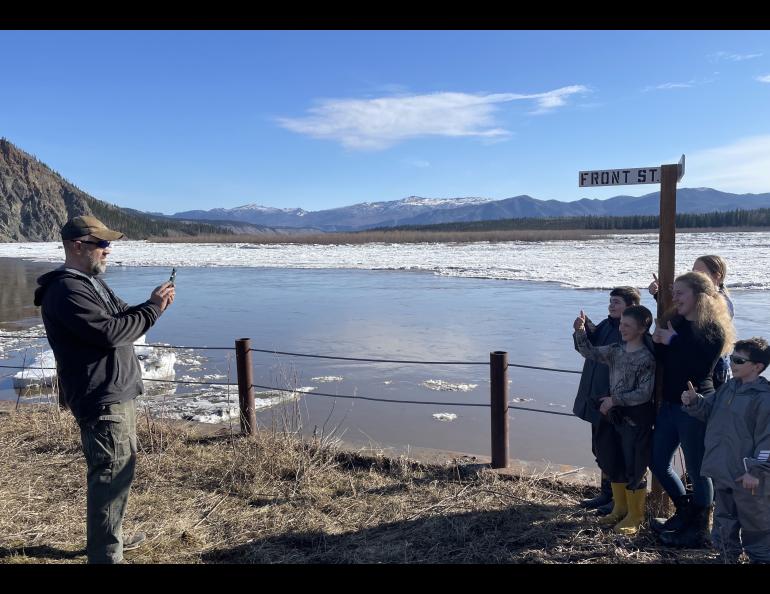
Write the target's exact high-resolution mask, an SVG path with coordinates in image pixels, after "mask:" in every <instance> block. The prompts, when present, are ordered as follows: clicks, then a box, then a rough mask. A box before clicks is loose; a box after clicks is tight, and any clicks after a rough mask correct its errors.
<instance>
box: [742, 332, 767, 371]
mask: <svg viewBox="0 0 770 594" xmlns="http://www.w3.org/2000/svg"><path fill="white" fill-rule="evenodd" d="M733 351H745V352H746V353H748V354H749V359H750V360H751V361H752V362H753V363H761V364H762V365H763V366H764V367H762V371H764V370H765V369H767V366H768V365H770V346H768V344H767V341H766V340H765V339H764V338H761V337H759V336H753V337H751V338H748V339H746V340H739V341H738V342H736V343H735V346H734V347H733Z"/></svg>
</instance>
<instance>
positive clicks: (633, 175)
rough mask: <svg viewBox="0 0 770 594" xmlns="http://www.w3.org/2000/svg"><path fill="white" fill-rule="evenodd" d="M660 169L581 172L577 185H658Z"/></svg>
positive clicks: (645, 168) (643, 168)
mask: <svg viewBox="0 0 770 594" xmlns="http://www.w3.org/2000/svg"><path fill="white" fill-rule="evenodd" d="M659 183H660V167H641V168H638V169H605V170H599V171H581V172H580V173H578V185H579V186H580V187H581V188H583V187H586V186H628V185H631V184H659Z"/></svg>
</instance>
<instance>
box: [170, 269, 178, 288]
mask: <svg viewBox="0 0 770 594" xmlns="http://www.w3.org/2000/svg"><path fill="white" fill-rule="evenodd" d="M168 282H170V283H171V286H172V287H173V286H174V283H175V282H176V268H172V269H171V276H170V277H168Z"/></svg>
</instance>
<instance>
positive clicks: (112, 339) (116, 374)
mask: <svg viewBox="0 0 770 594" xmlns="http://www.w3.org/2000/svg"><path fill="white" fill-rule="evenodd" d="M37 283H38V285H40V286H39V287H38V288H37V289H36V290H35V305H38V306H41V308H42V309H41V312H42V315H43V323H44V324H45V330H46V334H47V335H48V342H49V344H50V345H51V348H52V349H53V353H54V356H55V357H56V367H57V373H58V377H59V390H60V393H61V396H62V401H63V403H64V404H65V405H66V406H67V407H68V408H69V409H70V410H71V411H72V413H73V415H75V418H77V419H88V418H90V417H92V416H93V415H94V414H95V413H96V410H97V408H98V407H99V406H102V405H105V404H114V403H118V402H126V401H129V400H132V399H133V398H136V397H137V396H138V395H139V394H141V393H143V392H144V387H143V385H142V379H141V368H140V367H139V360H138V359H137V358H136V354H135V353H134V345H133V343H134V341H135V340H136V339H137V338H139V337H140V336H142V335H143V334H145V333H146V332H147V330H149V329H150V328H151V327H152V325H153V324H154V323H155V322H156V321H157V319H158V317H159V316H160V314H161V310H160V307H158V306H157V305H155V304H154V303H151V302H150V301H146V302H144V303H142V304H139V305H135V306H129V305H128V304H126V303H125V302H124V301H122V300H121V299H119V298H118V297H117V296H116V295H115V294H114V293H113V292H112V290H111V289H110V288H109V287H108V286H107V284H106V283H105V282H104V281H102V280H101V279H98V278H96V277H88V276H87V275H85V274H83V273H79V272H76V271H73V270H70V269H64V268H63V267H62V268H59V269H57V270H54V271H52V272H49V273H47V274H44V275H43V276H41V277H40V278H38V279H37ZM96 283H98V285H96ZM97 287H98V288H99V290H97ZM100 293H101V295H100ZM102 295H103V296H102Z"/></svg>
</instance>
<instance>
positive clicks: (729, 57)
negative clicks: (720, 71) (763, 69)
mask: <svg viewBox="0 0 770 594" xmlns="http://www.w3.org/2000/svg"><path fill="white" fill-rule="evenodd" d="M763 55H764V54H735V53H732V52H715V53H713V54H709V56H708V58H709V60H711V61H712V62H743V61H744V60H753V59H754V58H760V57H762V56H763Z"/></svg>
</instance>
